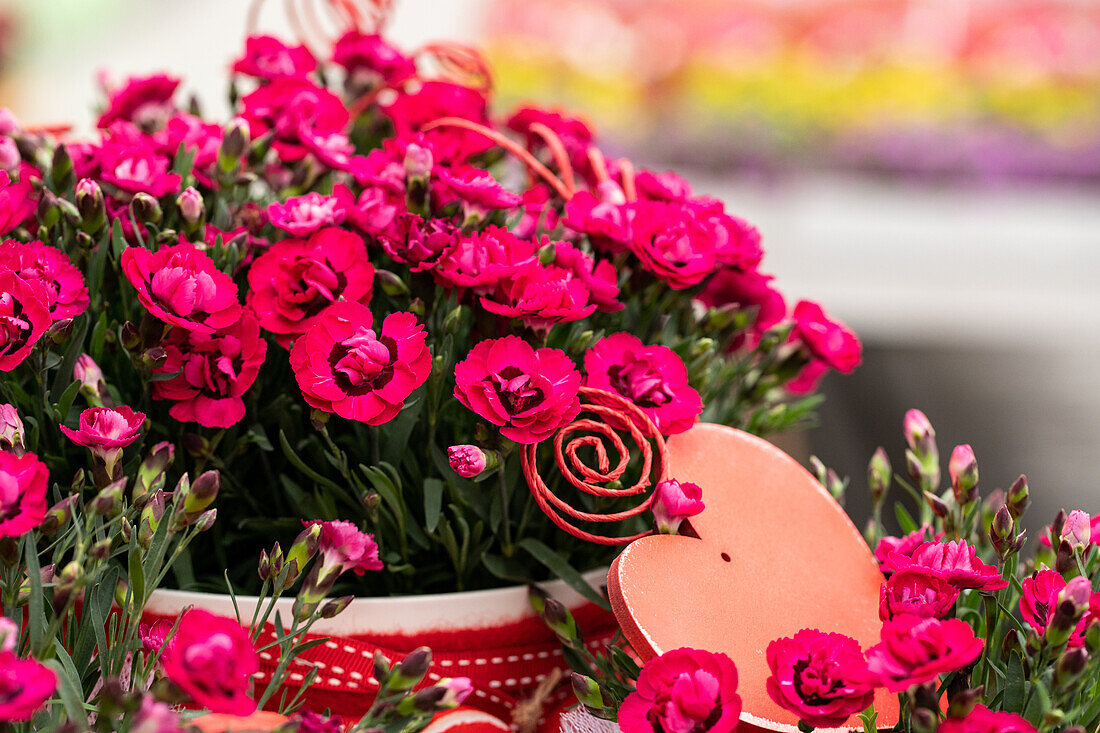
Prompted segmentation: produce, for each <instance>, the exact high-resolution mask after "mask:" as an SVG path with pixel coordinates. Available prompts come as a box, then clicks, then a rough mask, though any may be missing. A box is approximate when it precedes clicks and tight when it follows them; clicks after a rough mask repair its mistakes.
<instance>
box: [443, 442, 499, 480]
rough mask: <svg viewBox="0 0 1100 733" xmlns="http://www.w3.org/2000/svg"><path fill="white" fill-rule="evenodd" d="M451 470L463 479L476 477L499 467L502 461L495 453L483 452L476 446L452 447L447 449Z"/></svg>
mask: <svg viewBox="0 0 1100 733" xmlns="http://www.w3.org/2000/svg"><path fill="white" fill-rule="evenodd" d="M447 460H449V461H450V463H451V470H452V471H454V472H455V473H457V474H458V475H459V476H462V477H463V478H474V477H475V476H478V475H480V474H481V473H484V472H485V471H490V470H492V469H494V468H496V467H497V465H498V464H499V463H500V459H499V458H498V457H497V454H496V453H495V452H493V451H489V452H486V451H483V450H482V449H481V448H478V447H477V446H476V445H452V446H450V447H449V448H447Z"/></svg>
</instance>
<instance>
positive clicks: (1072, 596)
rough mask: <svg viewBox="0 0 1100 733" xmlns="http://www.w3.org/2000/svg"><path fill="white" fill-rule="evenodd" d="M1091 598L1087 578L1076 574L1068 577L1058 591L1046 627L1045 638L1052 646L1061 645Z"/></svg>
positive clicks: (1082, 614)
mask: <svg viewBox="0 0 1100 733" xmlns="http://www.w3.org/2000/svg"><path fill="white" fill-rule="evenodd" d="M1091 598H1092V584H1091V583H1089V580H1088V578H1085V577H1082V576H1080V575H1079V576H1077V577H1076V578H1072V579H1070V581H1069V582H1067V583H1066V585H1065V587H1064V588H1062V590H1060V591H1058V599H1057V601H1056V602H1055V607H1054V614H1053V616H1052V617H1051V620H1050V624H1049V625H1048V626H1047V629H1046V634H1045V637H1046V640H1047V642H1049V643H1050V644H1052V645H1054V646H1062V645H1063V644H1065V643H1066V642H1067V641H1068V640H1069V637H1070V634H1071V633H1072V632H1073V630H1074V629H1075V628H1076V627H1077V622H1078V621H1080V620H1081V617H1082V616H1084V615H1085V612H1086V611H1088V609H1089V600H1090V599H1091Z"/></svg>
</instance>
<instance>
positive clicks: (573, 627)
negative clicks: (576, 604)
mask: <svg viewBox="0 0 1100 733" xmlns="http://www.w3.org/2000/svg"><path fill="white" fill-rule="evenodd" d="M542 620H543V621H544V622H545V623H546V625H547V626H549V627H550V630H551V631H553V632H554V634H555V635H557V637H558V640H559V641H560V642H561V643H562V644H564V645H565V646H568V647H573V648H575V647H577V646H580V643H581V641H580V630H579V629H578V628H577V622H576V620H575V619H574V618H573V614H572V613H570V612H569V609H568V608H566V607H565V606H564V605H563V604H562V603H561V602H560V601H558V600H556V599H554V598H547V599H546V602H545V608H544V609H543V612H542Z"/></svg>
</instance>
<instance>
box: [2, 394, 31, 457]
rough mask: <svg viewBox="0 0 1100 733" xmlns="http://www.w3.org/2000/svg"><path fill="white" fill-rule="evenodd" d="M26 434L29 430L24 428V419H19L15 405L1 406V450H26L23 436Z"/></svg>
mask: <svg viewBox="0 0 1100 733" xmlns="http://www.w3.org/2000/svg"><path fill="white" fill-rule="evenodd" d="M26 434H27V430H26V428H25V427H24V426H23V419H22V418H20V417H19V411H18V410H16V409H15V407H14V406H13V405H0V449H3V450H11V449H13V448H15V449H17V450H18V451H23V450H25V449H26V446H25V445H24V444H23V436H24V435H26Z"/></svg>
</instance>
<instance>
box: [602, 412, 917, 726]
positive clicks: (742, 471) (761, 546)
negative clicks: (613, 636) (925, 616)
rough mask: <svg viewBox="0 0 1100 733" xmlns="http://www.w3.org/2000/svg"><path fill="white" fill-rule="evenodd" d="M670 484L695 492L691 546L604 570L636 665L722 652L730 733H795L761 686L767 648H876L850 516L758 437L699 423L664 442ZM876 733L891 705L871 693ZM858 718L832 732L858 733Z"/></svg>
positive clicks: (871, 568) (634, 557) (867, 568)
mask: <svg viewBox="0 0 1100 733" xmlns="http://www.w3.org/2000/svg"><path fill="white" fill-rule="evenodd" d="M668 452H669V465H670V469H671V470H670V475H671V476H672V477H674V478H676V479H677V480H679V481H690V482H692V483H695V484H698V485H699V486H700V487H702V489H703V501H704V503H705V504H706V509H705V510H704V511H703V512H702V513H701V514H699V515H698V516H696V517H693V518H692V519H691V520H690V525H691V530H692V532H693V533H694V534H695V535H697V536H696V537H690V536H684V535H651V536H648V537H643V538H641V539H638V540H635V541H634V542H632V543H631V544H630V545H628V546H627V547H626V549H624V550H623V552H622V553H621V554H620V555H619V557H618V558H617V559H616V560H615V561H614V563H612V566H611V569H610V572H609V574H608V579H607V581H608V582H607V590H608V594H609V596H610V600H611V606H612V609H613V610H614V612H615V616H616V618H617V619H618V621H619V624H620V625H621V626H622V629H623V633H624V635H625V636H626V638H627V639H628V640H629V641H630V643H631V645H632V646H633V648H634V649H635V650H636V651H637V653H638V654H639V655H640V656H641V657H642V659H643V660H649V659H651V658H653V657H655V656H658V655H660V654H662V653H664V652H666V651H669V650H671V649H676V648H678V647H684V646H686V647H692V648H695V649H706V650H708V651H712V652H724V653H725V654H727V655H728V656H729V657H730V658H731V659H732V660H733V661H734V663H735V664H736V666H737V671H738V680H739V681H738V693H739V694H740V695H741V699H742V704H743V711H742V714H741V725H740V727H739V728H738V730H739V731H788V732H794V731H797V723H798V718H797V716H795V715H794V714H792V713H790V712H787V711H786V710H784V709H782V708H780V707H779V706H778V705H776V704H775V703H774V702H773V701H772V700H771V698H770V697H769V696H768V693H767V691H766V688H765V683H766V680H767V678H768V676H769V675H770V672H769V669H768V664H767V660H766V658H765V651H766V649H767V647H768V644H769V643H770V642H772V641H773V640H775V639H778V638H780V637H784V636H792V635H794V634H795V633H796V632H797V631H799V630H800V629H803V628H815V629H820V630H821V631H825V632H836V633H841V634H845V635H847V636H850V637H852V638H854V639H856V640H857V641H858V642H859V643H860V645H861V646H862V647H863V648H864V649H867V648H868V647H870V646H872V645H874V644H877V643H878V641H879V630H880V628H881V621H880V620H879V615H878V606H879V586H880V585H881V584H882V582H883V578H882V574H881V573H880V572H879V570H878V565H877V564H876V562H875V559H874V556H873V555H872V554H871V551H870V550H869V549H868V547H867V545H866V543H865V542H864V541H863V538H862V537H861V536H860V533H859V531H858V530H857V529H856V528H855V525H853V524H852V522H851V520H850V519H848V516H847V514H845V513H844V511H843V509H841V508H840V506H839V505H838V504H837V503H836V501H835V500H834V499H833V498H832V497H831V496H830V495H829V494H828V493H827V492H826V491H825V490H824V488H823V487H822V486H821V485H820V484H819V483H818V482H817V481H816V480H815V479H814V478H813V476H811V475H810V474H809V472H807V471H806V469H804V468H803V467H802V466H800V465H799V464H798V463H797V462H796V461H795V460H794V459H793V458H791V457H790V456H788V455H787V454H786V453H784V452H783V451H781V450H780V449H779V448H776V447H775V446H773V445H772V444H771V443H768V442H767V441H765V440H762V439H761V438H758V437H756V436H753V435H750V434H748V433H745V432H742V431H740V430H735V429H733V428H729V427H726V426H723V425H713V424H708V423H698V424H696V425H695V426H694V427H693V428H692V429H691V430H689V431H687V432H685V433H681V434H679V435H676V436H673V437H672V438H670V439H669V440H668ZM875 710H876V711H877V712H878V726H879V727H880V728H890V727H892V726H893V725H894V724H895V723H896V722H897V718H898V703H897V697H896V696H895V695H891V694H888V693H886V692H885V691H884V690H878V691H876V693H875ZM860 727H861V724H860V721H859V719H858V718H857V717H856V716H853V717H852V718H851V719H849V720H848V722H847V725H845V726H844V727H843V728H841V730H847V729H850V728H860Z"/></svg>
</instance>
